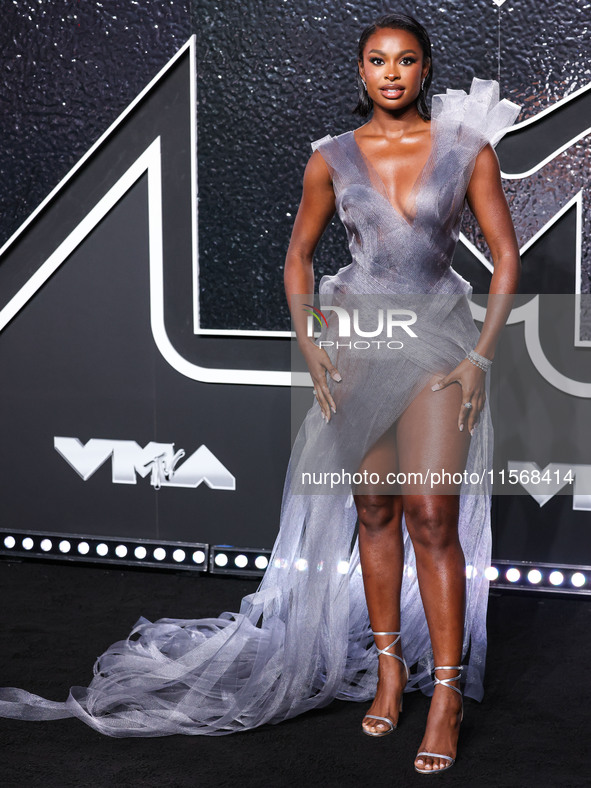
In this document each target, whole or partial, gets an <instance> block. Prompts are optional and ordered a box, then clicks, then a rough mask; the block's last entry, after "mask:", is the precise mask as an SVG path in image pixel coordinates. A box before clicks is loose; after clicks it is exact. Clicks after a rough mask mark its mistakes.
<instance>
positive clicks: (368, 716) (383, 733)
mask: <svg viewBox="0 0 591 788" xmlns="http://www.w3.org/2000/svg"><path fill="white" fill-rule="evenodd" d="M371 633H372V635H398V637H397V638H396V639H395V640H393V641H392V643H390V644H389V645H388V646H386V647H385V648H378V645H377V644H376V648H377V650H378V656H379V655H380V654H385V655H386V656H387V657H394V659H397V660H398V661H399V662H401V663H402V664H403V665H404V669H405V670H406V683H407V684H408V681H409V679H410V671H409V669H408V665H407V664H406V660H405V659H404V657H399V656H398V654H394V653H393V652H391V651H389V649H391V648H394V646H396V644H397V643H398V641H399V640H400V637H401V635H400V632H374V631H373V629H372V631H371ZM398 711H399V712H401V711H402V697H401V698H400V707H399V709H398ZM363 719H364V720H366V719H371V720H380V722H385V723H387V724H388V725H389V726H390V727H389V728H388V729H387V730H385V731H369V730H367V728H365V727H364V725H363V723H361V730H362V731H363V732H364V733H365V734H366V735H367V736H387V735H388V734H389V733H392V731H394V730H396V727H397V725H398V723H396V724H394V723H393V722H392V720H391V719H390V718H389V717H378V715H377V714H366V715H365V717H364V718H363Z"/></svg>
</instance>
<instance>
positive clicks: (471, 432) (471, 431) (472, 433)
mask: <svg viewBox="0 0 591 788" xmlns="http://www.w3.org/2000/svg"><path fill="white" fill-rule="evenodd" d="M470 435H474V427H472V429H471V430H470Z"/></svg>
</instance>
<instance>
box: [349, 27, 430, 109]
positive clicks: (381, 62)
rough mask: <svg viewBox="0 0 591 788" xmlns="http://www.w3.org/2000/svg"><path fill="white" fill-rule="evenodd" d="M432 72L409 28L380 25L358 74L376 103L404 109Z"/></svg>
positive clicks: (367, 47)
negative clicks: (401, 28) (383, 26)
mask: <svg viewBox="0 0 591 788" xmlns="http://www.w3.org/2000/svg"><path fill="white" fill-rule="evenodd" d="M428 72H429V61H428V60H427V61H425V62H424V63H423V50H422V49H421V45H420V44H419V41H418V39H417V38H416V37H415V36H414V35H413V34H412V33H409V32H408V31H407V30H392V29H391V28H381V29H379V30H376V32H375V33H373V34H372V35H371V36H370V37H369V38H368V40H367V43H366V44H365V49H364V51H363V62H360V63H359V73H360V74H361V77H362V78H363V79H364V80H365V83H366V85H367V92H368V94H369V97H370V98H371V99H372V100H373V102H374V105H376V104H377V105H378V106H380V107H383V108H384V109H402V108H403V107H407V106H408V105H410V104H412V103H413V102H414V101H415V100H416V98H417V96H418V95H419V91H420V89H421V82H422V81H423V78H424V77H426V76H427V74H428Z"/></svg>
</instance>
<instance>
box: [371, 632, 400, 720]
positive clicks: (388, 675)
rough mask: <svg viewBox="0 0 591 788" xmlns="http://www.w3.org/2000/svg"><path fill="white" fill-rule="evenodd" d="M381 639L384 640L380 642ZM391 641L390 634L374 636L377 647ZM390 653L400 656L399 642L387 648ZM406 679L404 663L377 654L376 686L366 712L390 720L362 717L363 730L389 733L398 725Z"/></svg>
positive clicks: (384, 646)
mask: <svg viewBox="0 0 591 788" xmlns="http://www.w3.org/2000/svg"><path fill="white" fill-rule="evenodd" d="M382 641H384V642H383V643H382ZM391 642H392V636H391V635H386V636H384V635H378V636H376V643H377V645H378V648H384V649H385V648H386V645H387V644H388V643H391ZM388 651H389V652H391V654H392V655H393V654H396V655H397V656H399V657H402V650H401V648H400V643H399V642H398V643H397V644H396V645H395V646H393V647H392V648H390V649H388ZM407 680H408V674H407V672H406V668H405V666H404V664H403V663H402V662H401V661H400V660H398V659H394V658H393V657H392V656H388V655H387V654H380V655H379V662H378V687H377V691H376V696H375V698H374V701H373V703H372V704H371V706H370V708H369V709H368V711H367V714H375V716H376V717H385V718H387V719H388V720H390V721H391V723H392V725H389V724H388V723H387V722H385V721H384V720H376V719H372V718H370V717H368V716H367V715H366V716H365V717H364V718H363V722H362V723H361V726H362V728H363V730H364V731H365V732H366V733H368V734H370V735H371V736H379V735H384V734H386V733H389V732H390V731H391V730H393V729H394V728H395V727H396V726H397V725H398V716H399V714H400V706H401V703H402V693H403V692H404V688H405V686H406V683H407Z"/></svg>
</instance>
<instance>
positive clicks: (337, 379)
mask: <svg viewBox="0 0 591 788" xmlns="http://www.w3.org/2000/svg"><path fill="white" fill-rule="evenodd" d="M332 379H333V380H336V382H337V383H340V382H341V380H342V377H341V376H340V375H339V373H338V372H337V373H336V374H335V375H333V376H332Z"/></svg>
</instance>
